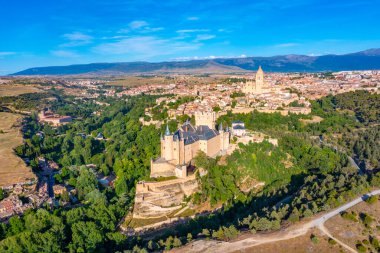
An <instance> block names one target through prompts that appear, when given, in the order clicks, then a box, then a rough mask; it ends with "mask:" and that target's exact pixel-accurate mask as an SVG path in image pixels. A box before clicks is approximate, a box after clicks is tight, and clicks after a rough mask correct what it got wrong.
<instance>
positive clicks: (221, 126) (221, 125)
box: [219, 122, 223, 132]
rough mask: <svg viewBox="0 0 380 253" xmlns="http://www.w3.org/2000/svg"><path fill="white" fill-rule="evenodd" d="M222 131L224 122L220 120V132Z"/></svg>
mask: <svg viewBox="0 0 380 253" xmlns="http://www.w3.org/2000/svg"><path fill="white" fill-rule="evenodd" d="M221 131H223V124H222V122H220V124H219V132H221Z"/></svg>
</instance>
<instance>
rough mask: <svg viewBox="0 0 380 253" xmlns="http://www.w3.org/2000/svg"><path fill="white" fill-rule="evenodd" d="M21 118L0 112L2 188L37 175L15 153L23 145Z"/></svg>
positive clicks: (0, 180)
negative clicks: (15, 149) (16, 148)
mask: <svg viewBox="0 0 380 253" xmlns="http://www.w3.org/2000/svg"><path fill="white" fill-rule="evenodd" d="M20 120H21V116H19V115H17V114H12V113H7V112H0V130H1V131H2V133H0V186H4V185H9V184H14V183H17V182H23V181H25V180H26V179H27V178H34V177H35V175H34V174H33V172H32V171H31V169H30V168H28V167H27V166H26V165H25V163H24V161H23V160H22V159H20V158H19V157H18V156H16V154H15V153H14V151H13V148H15V147H17V146H18V145H21V144H22V135H21V133H20V127H19V126H16V125H17V124H18V122H20Z"/></svg>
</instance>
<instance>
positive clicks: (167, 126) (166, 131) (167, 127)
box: [165, 124, 170, 136]
mask: <svg viewBox="0 0 380 253" xmlns="http://www.w3.org/2000/svg"><path fill="white" fill-rule="evenodd" d="M165 135H166V136H168V135H170V131H169V125H168V124H166V130H165Z"/></svg>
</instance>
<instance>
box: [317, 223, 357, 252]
mask: <svg viewBox="0 0 380 253" xmlns="http://www.w3.org/2000/svg"><path fill="white" fill-rule="evenodd" d="M318 228H319V230H321V231H322V232H323V233H324V234H326V235H327V236H328V237H330V238H331V239H334V240H335V241H336V242H337V243H339V244H340V245H342V246H343V247H344V248H346V249H347V250H348V251H351V252H353V253H357V251H356V250H354V249H353V248H351V247H350V246H348V245H347V244H345V243H344V242H342V241H340V240H339V239H337V238H336V237H334V236H333V235H332V234H330V232H329V231H328V229H327V228H326V227H325V226H324V225H323V224H321V225H319V226H318Z"/></svg>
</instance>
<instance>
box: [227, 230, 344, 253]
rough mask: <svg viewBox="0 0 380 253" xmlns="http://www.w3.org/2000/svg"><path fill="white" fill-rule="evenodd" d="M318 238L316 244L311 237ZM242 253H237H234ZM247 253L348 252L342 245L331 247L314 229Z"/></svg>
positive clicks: (256, 247) (324, 237) (246, 252)
mask: <svg viewBox="0 0 380 253" xmlns="http://www.w3.org/2000/svg"><path fill="white" fill-rule="evenodd" d="M312 234H313V235H315V236H316V237H317V238H318V242H316V243H314V242H312V240H311V239H310V237H311V235H312ZM238 252H239V253H240V252H241V251H236V252H234V253H238ZM244 252H245V253H282V252H283V253H288V252H292V253H304V252H308V253H321V252H346V251H345V249H343V248H342V247H341V246H340V245H338V244H337V245H330V244H329V243H328V238H327V237H326V236H325V235H323V234H322V233H321V232H320V231H319V230H318V229H316V228H314V229H312V230H311V231H310V232H308V233H307V234H305V235H303V236H299V237H297V238H293V239H289V240H284V241H278V242H272V243H266V244H261V245H258V246H255V247H252V248H248V249H245V250H244Z"/></svg>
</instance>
